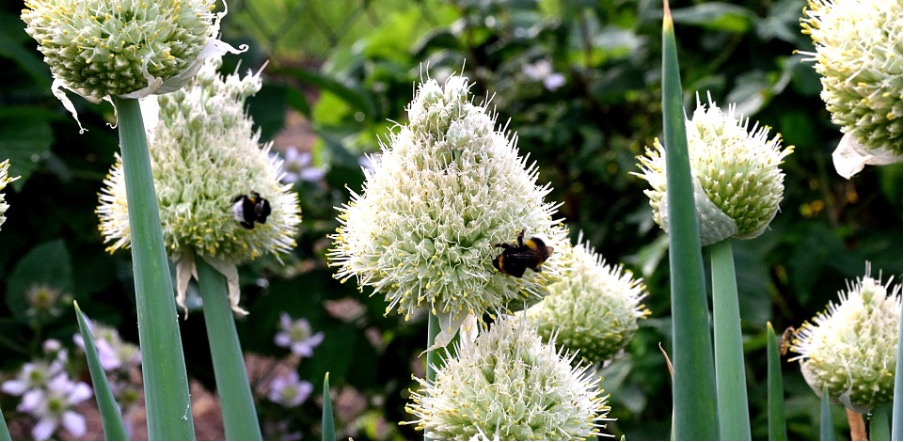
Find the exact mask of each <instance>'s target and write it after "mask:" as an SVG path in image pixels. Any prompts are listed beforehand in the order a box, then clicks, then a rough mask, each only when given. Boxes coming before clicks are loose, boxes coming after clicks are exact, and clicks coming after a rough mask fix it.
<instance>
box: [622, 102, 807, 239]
mask: <svg viewBox="0 0 904 442" xmlns="http://www.w3.org/2000/svg"><path fill="white" fill-rule="evenodd" d="M748 128H749V121H748V119H746V118H735V116H734V106H733V105H732V106H729V108H728V114H727V115H726V114H723V113H722V110H721V109H719V107H718V106H716V105H715V103H713V102H712V100H710V101H709V106H708V107H707V106H705V105H703V104H701V103H700V97H699V96H698V97H697V109H696V110H695V111H694V115H693V118H692V119H690V120H687V144H688V154H689V156H690V164H691V176H692V178H693V185H694V200H695V202H696V206H697V221H698V225H699V228H700V242H701V244H702V245H710V244H714V243H717V242H719V241H722V240H724V239H727V238H731V237H734V238H740V239H751V238H756V237H757V236H760V235H761V234H762V233H763V232H764V231H766V228H767V227H769V223H770V222H771V221H772V219H773V218H774V217H775V214H776V213H778V210H779V202H781V200H782V193H783V192H784V189H785V186H784V183H783V181H784V176H785V174H784V173H782V171H781V169H779V165H780V164H781V163H782V159H783V158H784V157H786V156H787V155H789V154H791V153H792V152H793V151H794V147H793V146H788V147H785V148H782V146H781V135H776V136H774V137H773V138H772V139H769V138H768V137H769V127H767V126H762V127H760V126H759V123H756V124H754V126H753V129H750V130H749V131H748ZM638 159H639V160H640V165H641V170H642V172H643V173H634V175H637V176H639V177H640V178H643V179H644V180H646V181H647V182H648V183H650V186H651V187H652V189H650V190H645V191H644V193H645V194H646V195H647V196H648V197H649V198H650V206H652V208H653V219H654V220H655V221H656V223H657V224H659V226H660V227H662V228H663V230H665V231H666V232H668V230H669V229H668V227H669V219H668V203H669V202H668V199H667V194H666V175H665V147H663V145H662V144H660V142H659V140H656V142H655V145H654V148H653V149H649V148H648V149H647V151H646V156H641V157H638Z"/></svg>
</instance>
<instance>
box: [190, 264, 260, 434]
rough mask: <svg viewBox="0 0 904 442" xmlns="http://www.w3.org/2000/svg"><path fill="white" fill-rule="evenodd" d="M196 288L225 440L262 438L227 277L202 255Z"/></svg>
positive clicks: (198, 266) (198, 265)
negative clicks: (205, 331) (211, 362)
mask: <svg viewBox="0 0 904 442" xmlns="http://www.w3.org/2000/svg"><path fill="white" fill-rule="evenodd" d="M195 265H196V266H197V268H198V289H199V290H198V291H199V292H200V293H201V300H202V302H203V305H204V324H205V326H206V327H207V339H208V342H209V343H210V355H211V357H212V359H213V374H214V377H215V378H216V382H217V393H218V394H219V396H220V405H221V406H222V408H223V427H224V429H225V432H226V439H227V440H261V426H260V423H259V422H258V420H257V410H256V409H255V407H254V398H253V397H252V396H251V384H250V383H249V382H248V374H247V372H246V370H245V360H244V358H243V356H242V347H241V345H240V344H239V335H238V332H237V331H236V329H235V318H234V317H233V314H232V308H231V307H230V305H229V296H228V294H227V288H226V277H225V276H223V275H222V274H221V273H220V272H218V271H216V270H215V269H214V268H213V267H211V266H210V264H208V263H207V261H204V259H203V258H197V259H195Z"/></svg>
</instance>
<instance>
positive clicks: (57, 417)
mask: <svg viewBox="0 0 904 442" xmlns="http://www.w3.org/2000/svg"><path fill="white" fill-rule="evenodd" d="M91 395H92V393H91V387H89V386H88V384H86V383H84V382H73V381H71V380H70V379H69V377H68V376H67V375H66V374H60V375H57V376H56V377H54V378H53V379H52V380H51V381H50V382H49V383H48V384H47V385H46V389H36V390H31V391H29V392H27V393H25V395H24V396H23V397H22V402H21V403H19V406H18V407H17V410H19V411H22V412H25V413H28V414H30V415H31V416H33V417H34V418H36V419H37V420H38V423H37V424H36V425H35V427H34V428H33V429H32V432H31V435H32V436H33V437H34V438H35V439H36V440H48V439H49V438H50V436H52V435H53V433H54V432H55V431H56V430H57V428H59V427H60V426H61V425H62V427H63V428H65V429H66V431H68V432H69V433H70V434H72V435H73V436H75V437H82V436H84V435H85V430H86V428H87V427H86V424H85V417H84V416H82V415H81V414H79V413H77V412H76V411H74V410H73V408H74V407H75V406H76V405H78V404H79V403H80V402H82V401H84V400H85V399H88V398H90V397H91Z"/></svg>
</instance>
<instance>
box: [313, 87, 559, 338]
mask: <svg viewBox="0 0 904 442" xmlns="http://www.w3.org/2000/svg"><path fill="white" fill-rule="evenodd" d="M469 89H470V85H469V84H468V80H467V79H466V78H464V77H460V76H456V75H453V76H450V77H449V78H448V79H447V80H446V82H445V84H443V85H440V84H439V83H438V82H437V81H436V80H434V79H427V81H425V82H423V83H422V84H420V85H419V87H418V89H417V93H416V94H415V97H414V100H413V101H412V102H411V104H410V105H409V108H408V118H409V123H408V124H407V125H403V126H400V127H398V130H397V131H396V132H394V133H393V134H391V135H390V138H389V143H388V145H384V146H383V149H382V155H381V156H380V158H379V160H378V161H374V163H373V169H372V170H370V171H368V170H365V177H366V178H365V183H364V190H363V193H361V194H357V193H354V192H353V193H352V198H351V202H350V203H348V204H347V205H344V206H343V207H342V208H341V209H340V211H341V213H340V215H339V220H340V222H341V226H340V227H339V228H338V229H337V233H336V234H335V235H332V238H333V240H334V245H333V248H332V249H331V250H330V252H329V254H328V256H329V258H330V261H331V263H330V264H331V265H332V266H337V267H339V269H338V270H337V271H336V277H337V278H339V279H341V280H343V281H345V280H347V279H348V278H350V277H352V276H354V277H356V278H357V281H358V286H359V288H360V289H363V287H364V286H372V287H373V288H374V292H375V293H381V294H383V295H384V297H385V299H386V301H387V302H388V307H387V309H386V312H387V314H388V313H389V312H390V311H392V310H395V311H396V312H397V313H399V314H402V315H404V316H405V318H406V319H407V318H408V317H409V316H410V315H412V314H413V313H415V312H416V311H418V310H419V309H423V308H428V309H429V310H430V311H431V312H432V313H433V314H436V315H438V316H439V319H440V324H441V325H442V327H443V332H446V331H448V330H450V329H453V328H457V326H458V325H459V324H461V322H463V321H464V319H465V317H466V316H467V315H480V314H481V313H483V312H484V311H488V310H495V309H500V308H505V306H506V305H507V304H509V303H511V302H523V301H528V300H530V299H532V298H533V299H539V298H541V297H542V296H544V295H545V294H546V293H547V291H546V287H545V285H546V282H547V281H548V280H550V279H551V278H554V277H555V276H556V275H557V274H558V272H559V270H558V268H559V257H558V255H557V254H555V253H553V255H552V256H551V257H550V258H549V259H548V260H547V261H546V262H545V263H544V264H543V265H542V269H541V270H542V271H541V272H539V273H538V272H533V271H531V270H528V271H527V273H525V274H524V276H523V277H522V278H516V277H512V276H507V275H505V274H503V273H501V272H498V271H496V270H495V269H494V268H493V265H492V262H493V258H494V257H495V256H497V255H499V253H500V252H501V250H502V249H500V248H498V247H495V244H499V243H514V242H515V240H516V237H517V235H518V233H519V232H520V231H521V230H524V231H525V232H526V235H525V236H526V238H530V237H539V238H542V239H543V240H544V241H545V242H546V244H547V245H548V246H552V247H553V248H554V249H559V248H561V247H563V246H564V245H566V244H567V239H566V238H565V231H564V228H562V227H561V226H560V225H559V224H558V222H557V221H555V220H553V218H552V214H553V212H554V210H555V206H554V205H553V204H550V203H544V201H543V198H544V197H545V196H546V195H547V194H548V193H549V190H550V188H549V186H548V185H547V186H538V185H536V184H535V183H536V180H537V177H538V171H537V168H536V165H530V166H529V165H528V160H527V159H526V158H524V157H519V156H518V152H517V149H516V147H515V142H516V140H515V138H514V137H511V136H509V135H507V134H506V133H505V132H503V131H502V130H496V129H495V127H494V126H495V117H494V116H493V115H490V114H489V113H488V111H487V108H486V105H485V104H484V105H477V104H474V103H473V102H472V96H471V94H470V92H469Z"/></svg>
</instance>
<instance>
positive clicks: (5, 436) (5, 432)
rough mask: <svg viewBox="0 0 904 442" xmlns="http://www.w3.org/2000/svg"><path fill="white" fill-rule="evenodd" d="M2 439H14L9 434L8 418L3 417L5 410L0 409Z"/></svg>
mask: <svg viewBox="0 0 904 442" xmlns="http://www.w3.org/2000/svg"><path fill="white" fill-rule="evenodd" d="M0 440H3V441H8V440H13V438H12V437H10V435H9V428H7V427H6V418H5V417H3V410H0Z"/></svg>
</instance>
